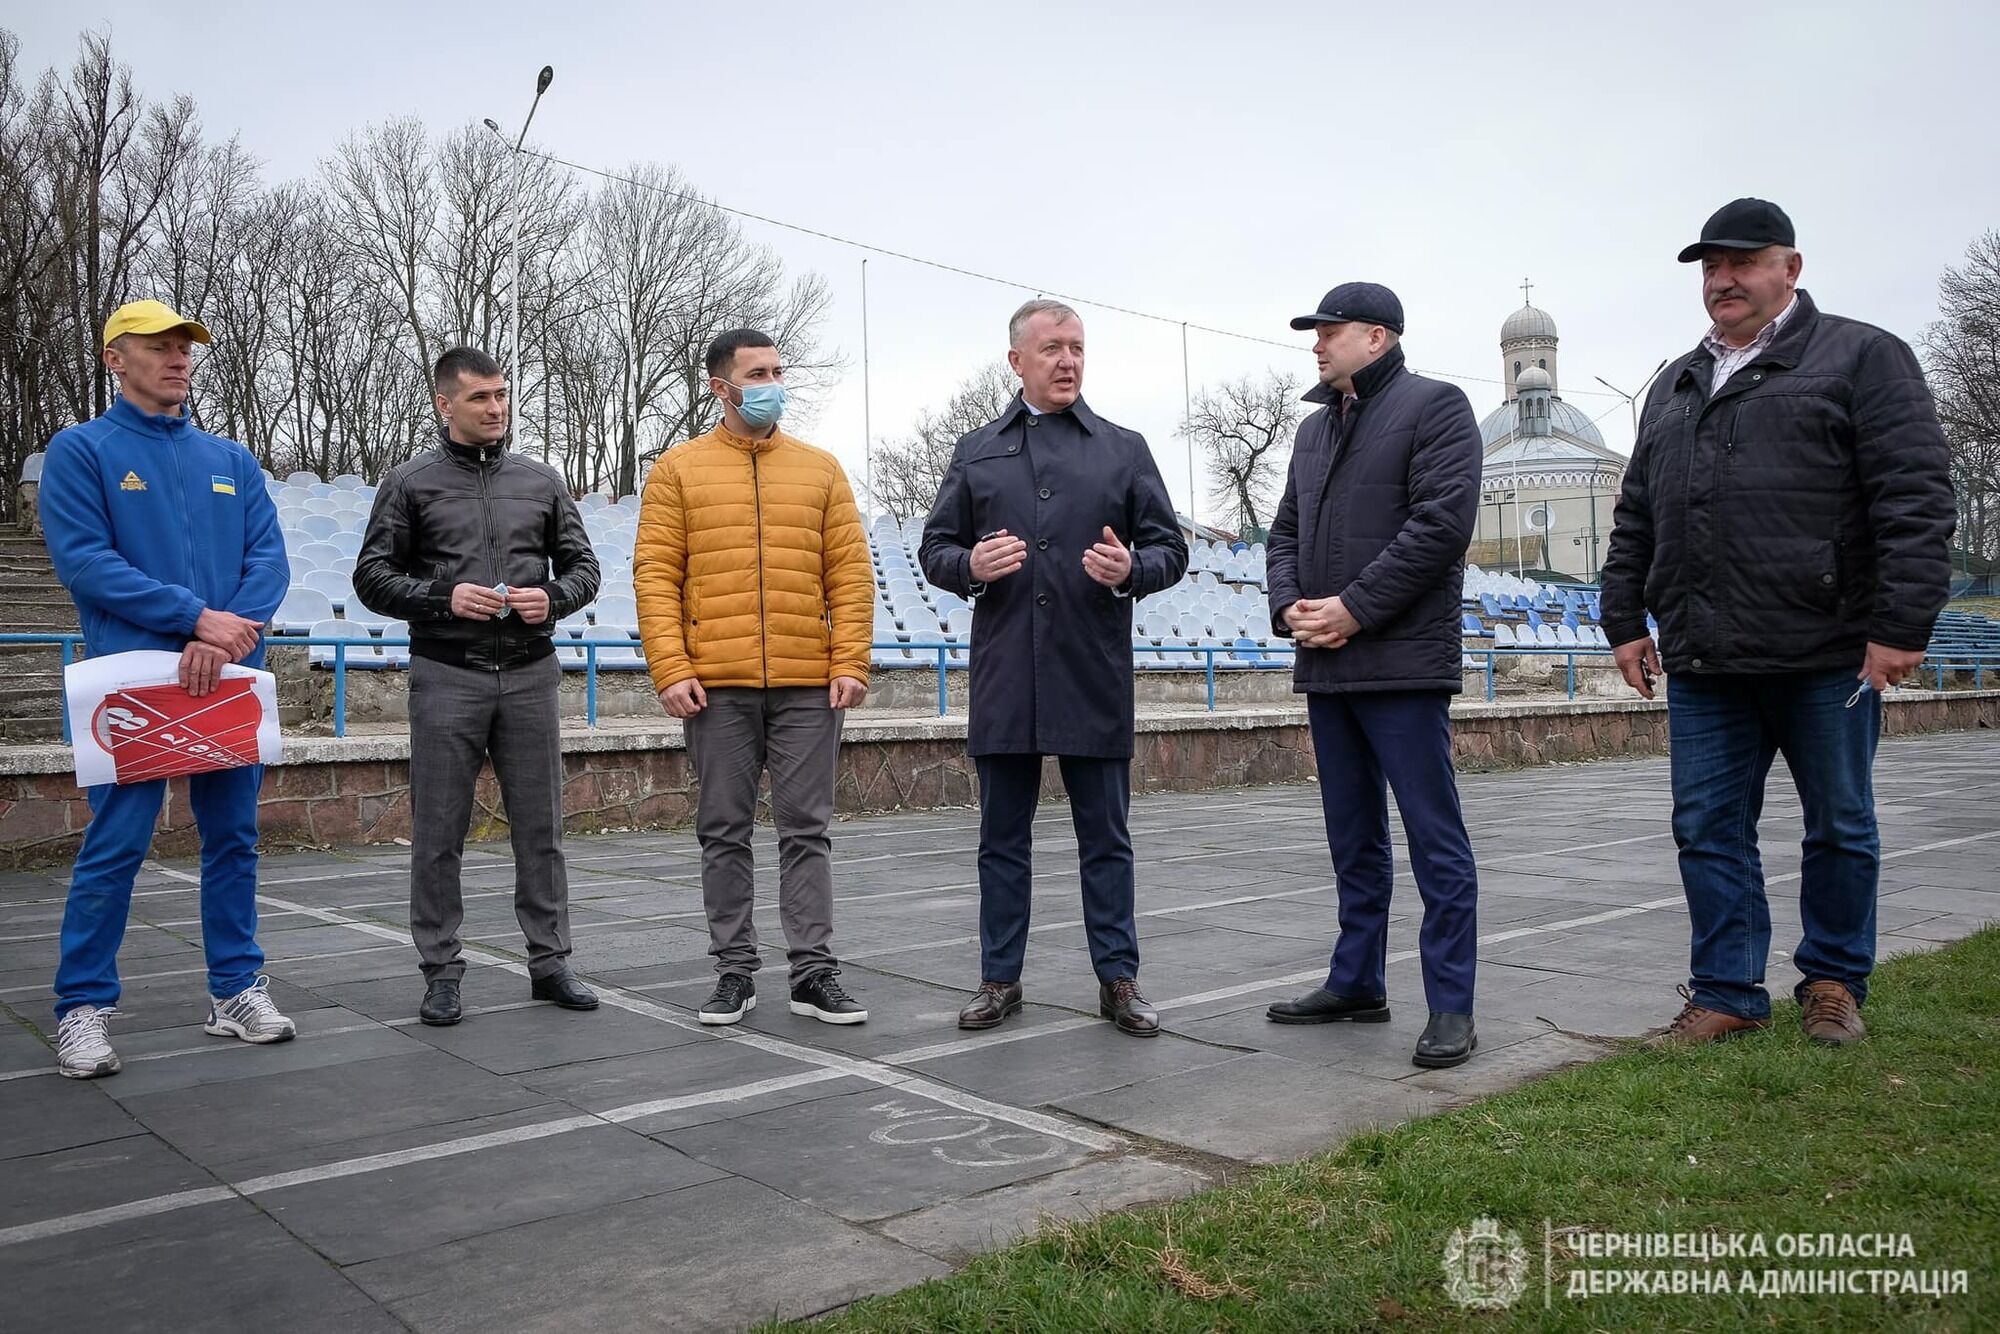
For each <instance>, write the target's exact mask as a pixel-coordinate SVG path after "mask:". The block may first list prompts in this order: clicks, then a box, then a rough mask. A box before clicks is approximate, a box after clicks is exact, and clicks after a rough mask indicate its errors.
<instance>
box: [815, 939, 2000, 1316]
mask: <svg viewBox="0 0 2000 1334" xmlns="http://www.w3.org/2000/svg"><path fill="white" fill-rule="evenodd" d="M1863 1014H1864V1017H1865V1018H1866V1020H1867V1023H1868V1026H1869V1030H1870V1035H1869V1037H1868V1039H1867V1040H1866V1041H1865V1042H1862V1043H1860V1044H1859V1045H1857V1046H1854V1047H1851V1048H1846V1049H1832V1048H1825V1047H1819V1046H1816V1045H1814V1044H1812V1043H1809V1042H1807V1041H1806V1040H1805V1038H1804V1036H1803V1034H1801V1033H1800V1031H1799V1026H1798V1009H1797V1007H1796V1006H1794V1005H1792V1004H1790V1003H1789V1002H1787V1003H1783V1004H1780V1005H1779V1006H1778V1007H1777V1012H1776V1015H1775V1016H1774V1018H1775V1023H1774V1026H1773V1028H1772V1029H1771V1030H1770V1031H1768V1032H1765V1033H1761V1034H1754V1035H1751V1036H1749V1037H1747V1038H1742V1039H1738V1040H1736V1041H1734V1042H1728V1043H1722V1044H1717V1045H1712V1046H1709V1047H1705V1048H1701V1049H1696V1050H1684V1051H1676V1052H1653V1051H1646V1050H1639V1049H1634V1050H1631V1051H1627V1052H1621V1053H1619V1054H1616V1055H1614V1056H1611V1057H1609V1058H1607V1059H1605V1060H1603V1061H1600V1062H1597V1063H1595V1064H1592V1065H1588V1066H1583V1067H1579V1068H1576V1069H1574V1070H1571V1071H1568V1072H1565V1073H1563V1074H1560V1075H1556V1076H1553V1077H1550V1078H1547V1079H1543V1080H1539V1081H1537V1082H1535V1083H1532V1084H1529V1085H1526V1086H1523V1087H1521V1088H1519V1089H1516V1090H1513V1091H1512V1092H1509V1093H1506V1094H1502V1095H1500V1096H1497V1097H1493V1098H1488V1099H1485V1100H1483V1101H1480V1102H1478V1103H1475V1104H1471V1105H1468V1106H1466V1107H1463V1108H1460V1109H1458V1110H1455V1111H1452V1112H1449V1113H1446V1114H1443V1115H1440V1116H1435V1117H1431V1118H1428V1119H1426V1120H1422V1121H1416V1122H1411V1123H1409V1124H1406V1125H1403V1126H1400V1127H1398V1128H1396V1129H1393V1130H1389V1131H1384V1132H1381V1133H1375V1134H1367V1135H1362V1136H1359V1137H1357V1138H1355V1139H1352V1140H1350V1141H1348V1142H1347V1143H1346V1144H1344V1145H1343V1146H1341V1147H1340V1148H1339V1149H1337V1150H1335V1151H1333V1152H1331V1153H1328V1154H1325V1155H1322V1156H1319V1157H1315V1158H1311V1159H1307V1160H1305V1161H1303V1162H1300V1163H1296V1164H1292V1165H1289V1166H1285V1167H1278V1168H1271V1169H1266V1170H1261V1171H1258V1172H1255V1173H1253V1174H1250V1175H1248V1176H1247V1177H1245V1178H1244V1179H1243V1180H1242V1181H1241V1182H1240V1183H1239V1184H1235V1185H1231V1186H1228V1187H1225V1188H1221V1189H1217V1190H1212V1191H1208V1192H1206V1193H1204V1194H1201V1195H1197V1196H1193V1197H1190V1198H1188V1199H1186V1200H1182V1201H1179V1202H1177V1203H1174V1204H1171V1205H1165V1206H1161V1207H1157V1208H1151V1209H1144V1210H1138V1211H1133V1212H1129V1213H1119V1214H1110V1215H1105V1216H1103V1217H1100V1218H1097V1219H1094V1220H1091V1221H1088V1222H1084V1223H1066V1222H1056V1223H1051V1224H1049V1225H1048V1226H1046V1227H1045V1228H1044V1229H1043V1230H1042V1231H1041V1232H1040V1233H1039V1234H1038V1235H1037V1236H1035V1237H1034V1238H1032V1239H1030V1240H1028V1241H1025V1242H1022V1243H1020V1244H1019V1245H1016V1246H1014V1247H1012V1248H1010V1249H1007V1250H1004V1251H1000V1252H996V1253H994V1254H991V1255H987V1256H983V1257H980V1258H979V1259H976V1260H974V1261H972V1262H971V1263H969V1264H967V1265H966V1266H965V1267H964V1268H963V1269H961V1270H959V1271H958V1272H957V1273H955V1274H954V1275H952V1276H951V1277H949V1278H946V1279H941V1280H937V1281H934V1282H930V1283H925V1284H922V1285H921V1286H918V1287H914V1288H910V1289H907V1290H905V1291H902V1292H898V1293H894V1294H891V1295H888V1296H884V1297H878V1298H871V1299H869V1300H866V1301H863V1302H859V1303H857V1304H855V1305H854V1306H852V1307H849V1308H847V1309H846V1310H844V1311H842V1312H839V1313H837V1314H835V1315H834V1316H832V1317H830V1318H828V1319H826V1320H824V1321H822V1322H820V1327H821V1328H825V1329H831V1330H841V1331H846V1330H896V1331H904V1330H917V1329H921V1330H1049V1331H1064V1332H1065V1334H1067V1332H1068V1331H1075V1330H1119V1331H1155V1330H1190V1331H1194V1330H1200V1331H1207V1330H1356V1329H1393V1330H1406V1329H1407V1330H1424V1329H1460V1328H1478V1329H1511V1328H1521V1329H1556V1330H1565V1329H1575V1330H1621V1331H1622V1330H1650V1329H1676V1330H1679V1329H1691V1330H1692V1329H1698V1330H1715V1329H1722V1330H1736V1329H1753V1328H1754V1329H1760V1330H1764V1329H1812V1330H1815V1331H1822V1332H1824V1331H1833V1330H1842V1331H1844V1330H1865V1329H1922V1330H1926V1331H1932V1330H1964V1331H1974V1330H1994V1329H2000V927H1991V928H1988V929H1987V930H1985V931H1982V932H1980V933H1979V934H1977V935H1975V936H1972V937H1970V938H1968V939H1966V940H1964V941H1961V942H1959V943H1957V944H1955V945H1952V946H1950V947H1948V948H1946V949H1943V950H1940V951H1938V952H1936V953H1932V954H1924V955H1909V956H1904V957H1900V958H1896V959H1892V960H1890V961H1888V962H1887V963H1885V964H1884V965H1883V966H1882V967H1881V969H1880V970H1879V971H1878V972H1877V973H1876V975H1875V978H1874V981H1873V984H1872V988H1871V992H1870V996H1869V1001H1868V1005H1867V1007H1866V1008H1865V1010H1864V1011H1863ZM1668 1017H1669V1016H1667V1015H1665V1014H1662V1016H1661V1018H1662V1021H1663V1022H1664V1021H1665V1019H1666V1018H1668ZM1474 1059H1477V1058H1476V1057H1475V1058H1474ZM1284 1114H1285V1110H1284V1108H1282V1107H1273V1108H1271V1115H1273V1116H1283V1115H1284ZM1481 1218H1490V1219H1494V1220H1496V1221H1497V1222H1498V1223H1499V1224H1500V1226H1501V1229H1502V1230H1503V1232H1504V1231H1512V1232H1515V1233H1518V1234H1519V1236H1520V1238H1521V1241H1522V1245H1523V1248H1524V1250H1525V1251H1526V1253H1527V1263H1526V1272H1525V1274H1524V1276H1523V1277H1524V1280H1525V1287H1524V1291H1523V1292H1522V1295H1521V1296H1520V1298H1519V1299H1518V1300H1517V1301H1516V1302H1515V1304H1514V1305H1513V1306H1512V1307H1510V1308H1506V1309H1500V1310H1491V1309H1474V1308H1469V1307H1466V1306H1463V1305H1460V1304H1459V1303H1458V1302H1456V1301H1455V1300H1454V1299H1453V1297H1452V1296H1451V1295H1450V1293H1449V1291H1448V1289H1447V1284H1446V1270H1445V1266H1444V1255H1445V1251H1446V1248H1447V1244H1448V1242H1449V1239H1450V1238H1451V1236H1452V1234H1453V1233H1454V1232H1455V1231H1457V1230H1460V1229H1466V1228H1468V1227H1469V1225H1470V1224H1472V1222H1473V1221H1474V1220H1475V1219H1481ZM1544 1220H1548V1222H1549V1223H1551V1224H1552V1225H1553V1227H1554V1228H1556V1229H1582V1230H1584V1231H1587V1232H1599V1233H1616V1234H1621V1235H1632V1234H1695V1233H1704V1234H1714V1235H1716V1236H1719V1237H1728V1236H1731V1235H1732V1234H1733V1235H1738V1236H1742V1237H1745V1238H1748V1237H1749V1236H1752V1235H1755V1236H1759V1237H1761V1238H1762V1239H1763V1243H1764V1245H1765V1247H1766V1249H1767V1251H1768V1254H1767V1255H1765V1256H1763V1257H1754V1256H1744V1257H1735V1258H1730V1259H1727V1260H1709V1261H1703V1260H1699V1259H1687V1258H1682V1259H1674V1258H1663V1259H1642V1258H1637V1257H1630V1256H1624V1257H1616V1258H1613V1257H1607V1256H1596V1255H1590V1254H1586V1253H1584V1248H1585V1247H1587V1246H1589V1245H1590V1244H1591V1243H1589V1242H1586V1241H1584V1240H1583V1239H1582V1234H1581V1233H1561V1232H1559V1233H1557V1234H1556V1235H1557V1238H1558V1244H1557V1247H1556V1250H1555V1259H1554V1264H1553V1266H1552V1269H1553V1274H1552V1275H1548V1274H1547V1273H1546V1271H1545V1268H1544V1264H1543V1245H1544V1235H1545V1233H1544ZM1781 1234H1783V1235H1786V1236H1795V1235H1798V1234H1807V1235H1809V1236H1811V1237H1812V1238H1814V1239H1815V1241H1816V1240H1817V1239H1818V1238H1819V1237H1820V1236H1821V1235H1822V1234H1833V1235H1834V1236H1835V1237H1839V1236H1840V1235H1842V1234H1850V1235H1853V1236H1857V1237H1860V1236H1865V1237H1868V1238H1874V1237H1876V1236H1878V1235H1881V1234H1889V1235H1890V1236H1900V1235H1902V1234H1907V1235H1908V1237H1909V1241H1910V1245H1911V1247H1912V1248H1913V1250H1914V1255H1913V1256H1908V1257H1902V1258H1893V1257H1890V1258H1863V1257H1857V1256H1852V1255H1850V1256H1846V1257H1841V1256H1839V1255H1838V1254H1835V1255H1828V1256H1810V1257H1804V1258H1801V1257H1798V1256H1792V1255H1784V1254H1781V1253H1780V1248H1781V1247H1782V1246H1783V1245H1784V1244H1785V1243H1783V1242H1781V1241H1780V1236H1781ZM1745 1244H1746V1245H1748V1244H1753V1243H1748V1242H1747V1241H1746V1243H1745ZM1475 1249H1477V1248H1476V1247H1475ZM1718 1268H1721V1269H1726V1270H1727V1271H1729V1274H1730V1279H1731V1287H1732V1291H1730V1292H1729V1293H1727V1294H1719V1293H1714V1292H1704V1293H1701V1294H1698V1295H1696V1294H1690V1295H1680V1296H1673V1295H1654V1294H1652V1293H1651V1292H1645V1293H1637V1292H1630V1291H1627V1292H1620V1293H1616V1294H1600V1295H1594V1296H1587V1297H1586V1296H1571V1295H1569V1292H1570V1287H1571V1284H1572V1283H1578V1282H1581V1283H1588V1282H1591V1281H1592V1280H1591V1279H1590V1278H1589V1277H1588V1274H1587V1273H1586V1274H1585V1277H1583V1278H1581V1279H1573V1278H1572V1277H1571V1274H1572V1271H1605V1272H1607V1273H1608V1272H1610V1271H1629V1270H1641V1271H1647V1272H1651V1271H1655V1270H1658V1271H1664V1272H1666V1273H1668V1274H1669V1275H1670V1274H1671V1271H1673V1270H1675V1269H1680V1270H1683V1271H1688V1272H1690V1273H1694V1274H1700V1273H1706V1274H1712V1273H1713V1271H1715V1270H1716V1269H1718ZM1870 1269H1886V1270H1892V1271H1895V1272H1897V1273H1898V1274H1899V1275H1901V1274H1902V1273H1904V1272H1905V1271H1916V1272H1917V1273H1920V1274H1921V1273H1933V1272H1936V1271H1940V1270H1942V1271H1953V1270H1964V1271H1967V1289H1968V1290H1967V1291H1966V1292H1965V1293H1963V1294H1961V1295H1946V1296H1942V1297H1939V1296H1927V1295H1924V1294H1923V1293H1921V1292H1900V1293H1897V1294H1895V1295H1873V1294H1870V1293H1867V1292H1865V1291H1864V1292H1863V1293H1861V1294H1841V1293H1837V1292H1836V1293H1828V1292H1825V1291H1821V1292H1818V1293H1812V1292H1793V1293H1790V1294H1781V1293H1780V1292H1778V1291H1775V1290H1774V1291H1771V1292H1769V1293H1768V1294H1767V1293H1764V1292H1762V1290H1761V1285H1762V1284H1763V1283H1764V1282H1765V1280H1763V1279H1761V1277H1758V1276H1759V1275H1761V1274H1762V1273H1763V1272H1764V1271H1766V1270H1769V1271H1773V1272H1781V1271H1786V1270H1793V1271H1802V1274H1803V1277H1802V1278H1801V1279H1799V1280H1792V1281H1793V1282H1827V1281H1829V1280H1826V1279H1817V1278H1813V1277H1812V1275H1816V1274H1821V1273H1825V1274H1838V1273H1840V1272H1843V1271H1866V1270H1870ZM1744 1270H1748V1271H1750V1272H1751V1273H1752V1276H1753V1280H1754V1281H1755V1282H1756V1283H1757V1284H1758V1285H1760V1291H1758V1292H1753V1293H1751V1294H1748V1295H1746V1294H1743V1293H1740V1292H1736V1291H1734V1288H1735V1287H1736V1285H1737V1282H1738V1279H1739V1275H1740V1273H1741V1272H1742V1271H1744ZM1545 1276H1546V1277H1549V1278H1550V1287H1551V1288H1552V1290H1553V1300H1552V1303H1551V1304H1550V1305H1548V1306H1546V1307H1545V1306H1544V1290H1545V1289H1544V1280H1545ZM1598 1281H1599V1282H1601V1283H1608V1282H1611V1280H1608V1279H1607V1280H1598ZM1619 1281H1621V1282H1622V1281H1627V1280H1624V1279H1622V1278H1621V1280H1619ZM1667 1281H1668V1282H1671V1281H1673V1280H1671V1278H1669V1279H1668V1280H1667ZM1688 1281H1694V1280H1692V1279H1690V1280H1688ZM1708 1281H1710V1282H1713V1279H1712V1278H1711V1279H1710V1280H1708ZM1785 1281H1786V1280H1782V1279H1774V1280H1771V1282H1773V1283H1783V1282H1785ZM1859 1281H1860V1282H1864V1283H1865V1282H1869V1281H1870V1280H1867V1279H1865V1278H1864V1279H1861V1280H1859Z"/></svg>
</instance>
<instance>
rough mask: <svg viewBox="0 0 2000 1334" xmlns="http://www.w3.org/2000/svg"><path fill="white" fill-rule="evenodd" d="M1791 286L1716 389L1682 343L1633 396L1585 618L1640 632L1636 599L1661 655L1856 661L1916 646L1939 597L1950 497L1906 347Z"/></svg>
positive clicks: (1945, 584)
mask: <svg viewBox="0 0 2000 1334" xmlns="http://www.w3.org/2000/svg"><path fill="white" fill-rule="evenodd" d="M1798 303H1799V304H1798V308H1797V309H1796V310H1794V311H1793V312H1792V315H1791V318H1790V319H1789V320H1787V321H1786V323H1785V325H1784V327H1783V328H1781V329H1780V330H1779V331H1778V335H1777V337H1776V338H1775V339H1774V340H1773V341H1772V343H1771V346H1770V347H1769V348H1767V349H1766V350H1765V351H1764V352H1763V353H1762V354H1760V355H1759V356H1758V357H1757V358H1756V359H1755V360H1754V361H1752V362H1751V363H1750V364H1749V365H1747V366H1744V367H1743V368H1741V369H1740V370H1738V371H1737V372H1736V373H1735V374H1734V375H1732V376H1731V377H1730V378H1729V380H1728V382H1727V383H1725V384H1724V385H1723V386H1722V390H1721V392H1720V393H1718V394H1715V395H1714V396H1713V397H1711V396H1710V394H1709V383H1710V380H1709V377H1710V375H1711V374H1712V373H1713V371H1714V369H1715V359H1714V357H1713V356H1711V355H1710V354H1709V353H1708V352H1707V351H1706V350H1705V349H1703V348H1697V349H1696V350H1695V351H1693V352H1690V353H1688V354H1687V355H1686V356H1683V357H1682V358H1680V360H1678V361H1676V362H1674V363H1673V364H1672V365H1670V366H1668V367H1667V368H1666V369H1665V370H1664V371H1663V372H1662V373H1661V374H1660V377H1659V380H1658V381H1657V382H1656V383H1655V384H1654V386H1653V390H1652V392H1651V393H1650V394H1648V395H1647V397H1646V408H1645V416H1644V418H1643V419H1642V421H1641V423H1640V427H1639V438H1638V442H1637V444H1636V446H1635V447H1634V449H1633V452H1632V462H1631V463H1630V464H1629V465H1627V467H1626V469H1625V482H1624V485H1623V487H1622V488H1621V489H1620V492H1619V497H1618V507H1617V510H1616V512H1615V517H1614V523H1613V527H1612V532H1611V548H1610V551H1609V553H1608V554H1607V555H1606V557H1605V560H1604V570H1603V574H1602V580H1603V588H1604V593H1603V625H1604V633H1605V636H1606V638H1608V639H1609V640H1610V641H1611V642H1612V643H1613V644H1622V643H1628V642H1630V641H1632V640H1635V639H1641V638H1644V637H1645V635H1646V612H1647V610H1648V609H1650V610H1651V611H1652V613H1653V615H1654V616H1655V617H1656V618H1658V620H1659V623H1660V649H1661V659H1662V662H1663V664H1664V665H1665V667H1666V669H1667V670H1668V671H1669V672H1681V671H1693V672H1729V673H1768V672H1792V671H1813V670H1830V669H1833V668H1853V667H1858V666H1859V665H1860V664H1861V660H1862V657H1863V654H1864V651H1865V649H1866V646H1867V645H1868V644H1869V643H1870V642H1874V643H1878V644H1882V645H1885V646H1887V647H1889V648H1897V649H1906V650H1907V649H1921V648H1923V647H1924V646H1925V645H1926V644H1928V643H1929V642H1930V633H1931V625H1932V623H1933V622H1934V621H1936V619H1937V614H1938V612H1939V611H1940V610H1942V609H1943V607H1944V604H1945V599H1946V597H1947V596H1948V595H1949V592H1950V586H1951V554H1950V542H1951V533H1952V528H1953V526H1954V523H1955V519H1956V507H1955V504H1954V502H1953V499H1952V489H1951V477H1950V468H1949V463H1948V458H1947V452H1946V447H1945V441H1944V434H1943V432H1942V431H1941V430H1940V429H1939V427H1938V420H1937V411H1936V409H1935V407H1934V406H1933V405H1932V403H1931V396H1930V391H1929V389H1927V388H1926V387H1925V384H1924V376H1923V371H1922V370H1921V369H1920V368H1919V367H1918V365H1917V359H1916V357H1914V356H1913V355H1911V352H1910V349H1909V348H1908V347H1907V346H1905V345H1904V343H1903V341H1902V340H1901V339H1899V338H1897V337H1896V336H1895V335H1893V334H1889V333H1885V332H1884V331H1883V330H1881V329H1877V328H1875V327H1874V326H1872V325H1867V324H1862V323H1860V322H1859V321H1856V320H1848V319H1842V318H1840V317H1839V316H1837V315H1823V314H1821V313H1820V312H1819V310H1818V309H1817V308H1816V307H1815V306H1814V305H1813V302H1812V298H1811V297H1809V296H1807V295H1806V294H1805V292H1803V291H1801V292H1800V293H1799V294H1798Z"/></svg>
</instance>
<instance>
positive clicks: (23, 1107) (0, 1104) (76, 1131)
mask: <svg viewBox="0 0 2000 1334" xmlns="http://www.w3.org/2000/svg"><path fill="white" fill-rule="evenodd" d="M97 1082H98V1081H96V1080H81V1079H64V1078H62V1077H61V1076H60V1075H57V1076H55V1077H53V1078H51V1077H49V1076H47V1075H38V1076H35V1077H34V1078H32V1079H10V1080H8V1081H7V1082H6V1083H4V1084H0V1127H5V1130H4V1131H0V1160H5V1159H10V1158H22V1157H27V1156H29V1155H31V1154H41V1153H55V1152H57V1151H59V1150H62V1149H74V1148H78V1147H80V1146H82V1145H86V1144H102V1143H104V1142H105V1141H107V1140H118V1139H124V1138H125V1137H126V1136H128V1135H143V1134H145V1133H146V1127H145V1126H144V1125H143V1124H141V1123H140V1122H139V1121H138V1120H136V1119H134V1118H133V1117H132V1115H131V1114H130V1113H128V1112H127V1111H126V1110H125V1109H124V1108H122V1107H120V1106H119V1105H118V1104H117V1103H116V1102H115V1101H113V1100H112V1099H111V1098H109V1097H107V1096H106V1095H105V1093H104V1090H103V1089H101V1088H97V1087H94V1085H95V1084H96V1083H97Z"/></svg>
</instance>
